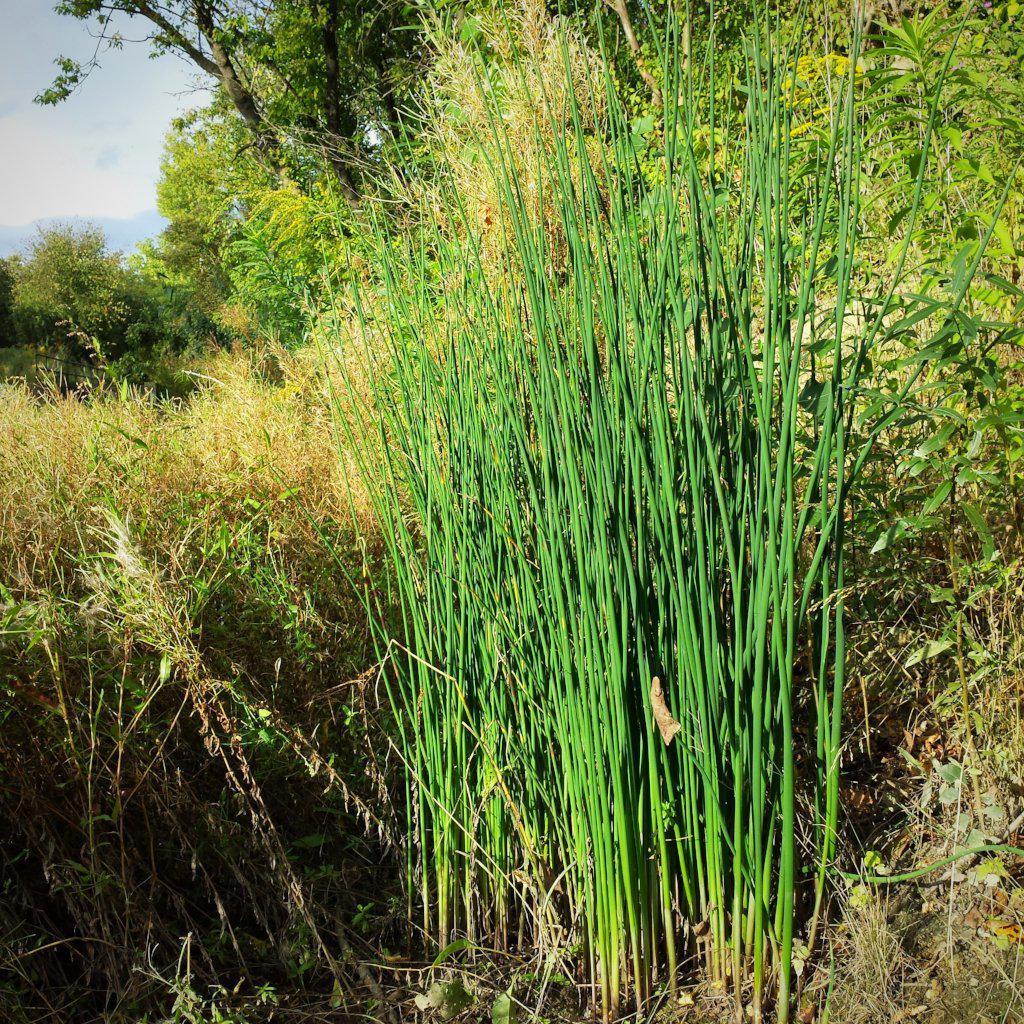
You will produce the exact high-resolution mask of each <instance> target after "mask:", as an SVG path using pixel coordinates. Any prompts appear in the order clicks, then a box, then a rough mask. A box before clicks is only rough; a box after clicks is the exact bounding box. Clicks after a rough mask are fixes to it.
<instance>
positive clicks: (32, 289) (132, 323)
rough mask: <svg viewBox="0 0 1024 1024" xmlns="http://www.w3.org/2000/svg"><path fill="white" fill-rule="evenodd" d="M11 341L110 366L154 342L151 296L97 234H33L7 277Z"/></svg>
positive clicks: (156, 318) (154, 315) (154, 306)
mask: <svg viewBox="0 0 1024 1024" xmlns="http://www.w3.org/2000/svg"><path fill="white" fill-rule="evenodd" d="M13 277H14V282H13V304H12V306H13V308H12V312H13V319H14V325H15V330H14V335H15V339H16V340H17V341H18V342H20V343H21V344H23V345H25V346H28V347H30V348H37V349H41V350H43V351H46V352H51V353H58V354H65V355H68V356H71V357H72V358H75V359H80V360H83V361H89V362H92V363H95V364H97V365H101V366H109V365H111V364H113V363H115V362H117V361H118V360H121V359H123V358H124V357H125V356H128V355H130V354H137V353H139V352H148V351H151V350H152V349H153V348H154V347H155V346H156V345H157V344H158V342H159V340H160V330H159V315H158V303H157V295H156V293H155V292H154V289H153V288H152V287H151V286H150V285H149V284H148V283H147V282H146V281H145V280H144V279H143V278H141V277H140V276H139V275H138V274H136V273H135V272H133V271H132V270H131V269H130V268H129V267H127V266H126V265H125V263H124V262H123V261H122V259H121V257H120V255H119V254H117V253H111V252H109V251H108V250H107V244H106V239H105V238H104V235H103V232H102V231H100V230H99V229H96V228H84V229H80V228H71V227H59V228H54V229H51V230H49V231H45V232H42V233H40V235H39V237H38V239H37V240H36V241H35V243H34V244H33V245H32V248H31V249H30V251H29V253H28V256H27V257H26V258H25V259H24V260H23V261H21V262H20V263H19V264H17V265H16V267H15V273H14V275H13Z"/></svg>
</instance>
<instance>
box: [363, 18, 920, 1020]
mask: <svg viewBox="0 0 1024 1024" xmlns="http://www.w3.org/2000/svg"><path fill="white" fill-rule="evenodd" d="M759 40H761V41H759ZM713 55H714V50H713V48H712V47H709V49H708V56H707V58H706V59H705V63H704V66H703V67H699V66H697V64H698V62H697V61H696V59H695V58H692V57H691V58H689V59H687V58H686V57H685V56H684V55H683V54H682V53H681V52H680V47H679V45H678V35H677V34H674V33H673V32H672V31H670V32H669V34H668V37H667V40H666V42H665V45H664V46H663V48H662V69H661V94H662V96H663V97H664V103H663V104H662V106H661V109H660V117H661V123H660V124H659V125H658V126H657V127H656V128H655V130H654V131H653V132H652V133H650V135H649V137H648V138H646V139H645V140H644V141H643V142H642V144H640V145H638V138H637V131H636V125H635V123H634V122H633V121H631V119H630V117H629V114H628V113H627V110H626V109H625V106H624V103H623V101H622V100H621V99H620V97H619V94H618V91H617V88H616V85H615V82H614V81H613V76H612V73H611V71H610V70H609V68H608V66H607V64H606V63H605V64H604V65H603V66H602V71H601V73H600V74H599V75H598V76H597V78H596V81H595V85H594V86H593V88H592V89H591V91H590V92H589V93H588V94H586V95H583V96H580V95H578V93H579V92H580V90H579V89H575V90H574V89H571V88H570V89H569V90H567V91H565V90H563V91H558V92H557V93H555V92H554V91H552V93H551V94H549V93H548V92H546V91H544V90H542V91H541V92H540V93H539V94H538V95H536V96H535V108H536V110H537V122H536V125H535V126H534V133H533V134H534V137H533V138H532V140H531V142H532V145H531V146H530V147H527V150H526V152H527V153H530V154H532V156H524V150H523V148H522V146H521V145H519V144H516V143H514V142H513V141H512V138H511V136H510V133H509V130H508V128H507V126H506V125H505V123H504V122H503V120H502V117H501V98H500V97H501V90H500V89H498V88H495V87H494V83H493V82H491V81H490V79H489V78H488V72H487V69H486V65H484V64H483V63H482V64H481V71H480V74H481V82H480V85H481V94H482V95H483V96H485V97H487V104H488V109H489V112H490V117H491V130H490V133H489V137H488V138H486V139H481V140H480V147H479V149H480V153H481V165H480V166H481V171H480V173H481V174H486V175H488V176H489V177H490V180H492V181H493V182H494V183H495V185H496V187H497V189H498V191H499V195H500V199H501V204H500V205H501V210H500V215H499V217H498V223H497V225H495V226H494V227H493V228H492V229H491V230H495V231H502V232H504V237H503V244H504V251H505V252H506V254H507V262H506V264H505V265H504V266H502V267H497V268H496V267H495V266H493V265H492V264H491V263H489V262H488V260H487V259H486V258H485V256H484V253H483V250H482V248H481V245H480V230H481V229H480V228H479V226H478V225H477V224H476V223H474V222H473V220H472V219H471V218H470V216H469V214H468V213H467V212H466V211H465V210H464V209H463V207H462V200H461V197H460V196H459V194H458V193H457V191H456V190H455V189H454V188H452V189H451V190H449V192H448V193H447V194H446V197H445V199H446V204H447V206H448V208H449V212H450V213H451V215H452V217H454V219H455V220H456V221H457V223H458V224H459V230H457V231H455V232H452V231H450V230H442V228H441V227H431V225H430V224H429V223H428V224H425V225H424V226H422V227H421V228H420V230H419V231H418V232H416V233H415V234H411V233H404V234H403V233H401V232H395V231H393V230H390V229H387V228H386V227H385V226H384V224H383V222H382V224H381V226H380V238H379V241H380V253H381V257H380V267H381V282H382V283H381V285H380V287H379V289H376V290H374V289H372V288H370V289H363V290H361V291H360V292H359V294H358V296H357V306H358V309H359V314H360V317H361V319H362V323H363V330H362V335H363V337H364V338H376V339H383V341H384V342H385V344H386V347H387V350H388V353H389V358H388V359H387V360H386V361H384V365H386V370H380V369H379V368H380V366H381V363H380V361H378V362H377V363H376V364H375V365H376V366H377V371H376V372H375V373H374V375H373V376H372V381H373V392H374V394H373V401H374V406H375V409H376V411H377V413H378V415H379V423H380V430H381V442H382V446H383V453H384V470H383V471H382V472H380V473H379V474H378V481H379V486H378V488H377V490H376V493H375V501H376V510H377V515H378V517H379V520H380V522H381V525H382V528H383V535H384V537H385V542H386V544H387V546H388V549H389V554H390V561H391V563H392V566H393V569H394V578H395V582H396V587H397V592H396V594H395V595H394V597H395V604H396V606H397V607H398V609H399V611H400V615H401V622H400V627H399V628H398V629H397V630H395V629H390V628H388V622H387V620H386V619H383V618H382V637H383V638H386V640H387V642H388V644H389V646H388V653H389V673H388V680H389V686H390V688H391V690H390V694H391V699H392V702H393V705H394V710H395V717H396V721H397V746H398V749H399V751H400V753H401V756H402V758H403V760H404V764H405V766H406V769H407V771H406V777H407V783H408V785H407V801H408V803H407V812H408V822H409V830H410V843H409V864H408V870H409V887H410V899H411V900H412V901H414V902H415V904H416V907H417V909H416V911H415V912H416V914H417V916H418V917H419V918H420V919H421V920H422V926H423V930H424V932H425V933H426V935H427V936H429V937H430V939H432V940H433V941H434V942H436V943H438V944H439V945H442V946H443V945H445V944H446V943H448V942H449V941H450V940H452V939H453V938H454V937H456V936H463V935H465V936H468V937H469V938H470V939H472V940H475V941H481V942H484V941H485V942H487V943H488V944H491V945H495V946H498V947H512V946H519V947H523V946H542V947H545V946H546V947H552V946H554V947H557V948H560V949H563V950H565V949H567V948H571V947H572V945H573V944H576V946H577V948H578V949H579V951H580V956H579V959H578V962H579V963H581V964H582V966H583V970H584V972H585V973H586V974H587V976H588V978H589V981H590V982H591V983H592V984H593V985H594V990H595V1003H596V1005H597V1006H598V1008H599V1009H600V1010H601V1011H602V1012H603V1014H604V1015H605V1017H606V1018H607V1017H611V1016H614V1015H615V1014H616V1013H617V1012H618V1010H619V1008H620V1006H621V1005H623V1003H624V1002H625V1000H627V999H630V1000H633V1001H635V1002H636V1003H637V1004H643V1003H645V1001H646V1000H647V999H648V998H649V997H650V996H651V995H652V994H653V993H654V992H655V990H656V988H657V987H658V986H660V985H663V984H667V985H669V986H672V985H674V983H675V979H676V976H677V964H678V961H679V959H680V957H681V955H682V954H683V952H684V950H688V951H689V952H690V953H691V954H696V955H698V956H699V957H700V958H702V959H703V961H704V964H705V967H706V970H707V972H708V974H709V975H710V977H711V978H713V979H718V980H719V981H721V982H723V983H725V984H730V985H732V986H734V988H735V991H736V998H737V1009H738V1012H742V1005H741V1003H742V1002H744V1001H747V1000H749V1002H750V1003H751V1004H752V1006H753V1010H754V1014H755V1017H756V1018H758V1019H759V1018H760V1017H761V1015H762V1012H763V1009H762V1008H763V1007H764V1006H765V1005H766V1001H767V999H768V996H769V995H771V997H772V999H773V1001H774V1003H775V1005H776V1006H777V1018H778V1019H779V1020H780V1021H785V1020H786V1019H787V1015H788V1013H789V1007H790V1002H791V997H790V984H791V978H792V976H793V974H794V971H793V950H794V924H795V922H796V921H797V920H798V918H799V917H801V916H802V917H803V918H804V919H805V921H807V923H808V932H807V936H806V937H807V938H808V939H809V941H810V943H811V944H813V934H814V930H815V923H814V922H816V920H817V917H818V915H819V914H820V913H821V908H822V896H823V893H824V890H825V884H826V875H827V868H828V866H829V862H830V860H831V858H832V856H833V853H834V850H835V834H836V822H837V815H838V809H839V786H838V760H839V750H840V742H841V705H842V696H843V689H844V664H845V640H844V631H843V594H844V589H845V587H846V586H847V585H848V581H846V580H845V579H844V566H843V528H844V521H845V511H844V510H845V503H846V499H847V495H848V493H849V484H850V477H851V473H852V471H853V470H854V469H855V465H853V464H854V463H856V461H857V460H856V459H855V458H852V457H851V442H850V435H851V430H852V423H853V410H852V407H851V406H852V401H853V397H852V396H853V395H854V393H855V391H856V389H857V387H858V385H859V383H860V380H861V377H862V374H863V372H864V368H865V365H866V361H867V358H866V357H867V354H868V352H869V350H870V348H871V346H872V345H874V344H876V343H878V342H879V341H881V340H884V339H885V337H886V333H887V328H886V326H885V318H884V314H885V312H887V310H888V308H889V302H890V300H891V298H892V289H889V290H888V291H885V290H883V291H882V293H881V294H882V295H884V296H885V298H884V301H883V302H881V303H876V305H875V306H871V305H870V304H868V303H865V304H864V305H863V306H860V307H858V308H857V309H856V310H855V308H854V302H853V296H852V282H853V280H854V265H855V258H856V255H855V254H856V249H857V225H858V197H859V194H860V187H861V181H860V176H861V173H862V172H861V166H862V160H861V140H860V136H859V128H858V122H857V116H856V111H857V103H856V99H857V88H858V85H857V71H856V60H855V59H854V60H852V61H851V62H850V70H849V74H848V77H847V79H846V81H845V82H836V83H835V93H836V99H835V102H834V104H833V107H832V109H831V111H830V112H829V113H827V114H826V115H824V116H823V118H822V122H821V124H820V125H818V127H817V128H816V130H815V133H814V137H813V139H810V140H808V139H804V140H803V141H802V142H801V144H800V151H799V153H797V152H795V149H794V146H795V139H794V137H793V134H792V130H791V129H792V124H791V118H792V110H791V104H790V103H789V102H788V99H787V97H788V95H789V94H790V91H791V90H792V89H794V88H795V71H794V70H793V69H794V68H795V66H796V57H797V54H796V53H795V52H793V49H792V48H790V49H788V50H787V49H786V48H784V47H781V46H780V45H779V44H778V43H777V41H776V40H771V39H768V38H767V36H766V35H761V36H757V35H755V37H754V39H753V41H752V42H751V45H750V47H749V56H748V61H747V66H746V73H745V76H744V77H743V80H742V82H741V83H740V84H739V86H738V87H737V88H736V89H735V90H733V89H732V88H731V87H730V88H729V89H723V88H722V87H723V85H727V84H729V83H726V82H724V81H722V80H721V78H722V76H721V74H720V72H718V71H716V68H715V65H714V56H713ZM528 59H529V58H524V60H528ZM565 63H566V69H567V70H566V74H567V75H569V74H570V71H569V68H570V64H571V62H570V59H569V56H568V53H566V61H565ZM535 80H536V78H535V77H531V76H528V75H526V74H525V73H524V74H523V76H522V83H523V87H524V88H525V87H527V83H528V81H535ZM723 94H730V95H734V96H735V95H738V96H740V97H741V105H740V109H738V110H733V109H731V108H730V109H724V108H723V107H722V101H721V99H720V97H721V95H723ZM556 95H557V96H559V97H562V98H561V99H555V96H556ZM565 97H567V98H565ZM595 122H596V123H599V124H600V125H601V132H600V133H599V134H598V136H596V137H595V135H594V134H593V132H589V133H588V130H587V129H586V128H585V127H584V126H585V125H592V124H594V123H595ZM920 189H921V178H919V180H918V182H917V188H916V192H915V202H916V201H917V199H918V198H919V195H920ZM865 310H868V311H869V312H865ZM876 310H877V316H875V315H874V313H875V311H876ZM855 454H856V453H854V455H855ZM395 634H397V636H396V635H395ZM808 652H810V653H809V655H808ZM655 680H658V681H659V685H657V686H656V685H653V684H654V681H655ZM659 695H660V696H659ZM673 720H674V722H675V723H677V724H678V730H677V731H676V732H675V733H674V735H673V734H672V733H673ZM659 723H660V724H659ZM662 726H664V727H665V729H664V732H663V729H662ZM665 737H669V738H668V739H666V738H665ZM801 809H802V810H801ZM798 836H799V839H800V842H799V849H798ZM798 904H799V906H798ZM801 906H802V907H803V910H802V911H801Z"/></svg>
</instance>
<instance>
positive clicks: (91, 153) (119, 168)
mask: <svg viewBox="0 0 1024 1024" xmlns="http://www.w3.org/2000/svg"><path fill="white" fill-rule="evenodd" d="M0 3H2V5H3V7H4V15H5V17H4V26H5V31H4V32H3V33H0V255H2V254H3V252H4V251H8V252H9V251H11V250H12V249H14V248H17V242H16V241H14V240H16V239H18V238H20V237H22V236H24V237H26V238H28V237H30V236H31V235H32V233H33V225H34V224H36V223H37V222H39V221H52V220H55V219H56V220H71V219H85V220H92V221H94V222H96V223H99V224H101V225H102V226H107V225H108V222H109V226H110V229H111V234H112V235H117V236H119V237H118V241H119V243H123V241H124V240H128V242H129V243H130V242H131V241H132V239H131V237H130V236H132V235H134V234H139V235H140V237H141V234H149V233H152V227H153V225H154V224H158V221H157V220H156V215H155V212H154V211H155V206H156V180H157V175H158V173H159V168H160V154H161V150H162V143H163V137H164V133H165V132H166V130H167V127H168V125H169V124H170V122H171V119H172V118H173V117H174V116H176V115H177V114H179V113H181V112H183V111H185V110H187V109H189V108H191V107H195V106H198V105H200V104H202V103H204V102H205V101H206V99H207V94H206V93H205V92H204V91H203V89H202V88H201V86H202V85H203V84H204V83H203V82H202V80H201V79H200V78H198V77H197V75H196V73H195V69H194V68H192V67H191V66H190V65H188V64H187V63H185V62H184V61H181V60H179V59H177V58H175V57H173V56H165V57H161V58H159V59H158V60H151V59H150V58H149V56H148V46H146V45H145V44H139V45H131V44H130V43H126V44H125V46H124V48H123V49H121V50H111V51H109V52H106V53H105V54H103V55H102V57H101V66H100V67H99V68H97V69H96V70H95V71H94V72H93V73H92V75H91V76H90V77H89V78H88V79H87V80H86V81H85V82H84V84H83V85H82V86H81V88H80V89H79V90H78V92H76V93H75V95H74V96H72V97H71V98H70V99H68V100H67V101H66V102H64V103H62V104H61V105H60V106H58V107H41V106H39V105H38V104H35V103H33V98H34V97H35V96H36V95H37V94H38V93H39V92H41V91H42V90H43V89H45V88H46V87H47V86H49V85H50V83H51V82H52V80H53V75H54V73H55V68H54V66H53V59H54V58H55V57H56V56H57V55H58V54H65V55H67V56H69V57H74V58H76V59H78V60H83V61H84V60H87V59H88V58H89V57H90V56H91V55H92V53H93V51H94V50H95V45H96V44H95V40H94V39H92V38H90V36H89V33H88V30H87V25H86V23H84V22H79V21H76V20H74V19H72V18H66V17H60V16H59V15H57V14H54V13H53V9H52V6H53V5H52V0H0ZM120 27H121V29H122V31H123V33H124V35H125V37H126V38H129V39H130V38H133V37H134V38H138V37H140V36H141V35H142V34H143V26H141V25H135V26H132V25H131V24H130V23H128V22H123V23H122V25H121V26H120ZM135 240H137V239H135ZM122 247H130V244H129V245H127V246H125V245H123V244H122Z"/></svg>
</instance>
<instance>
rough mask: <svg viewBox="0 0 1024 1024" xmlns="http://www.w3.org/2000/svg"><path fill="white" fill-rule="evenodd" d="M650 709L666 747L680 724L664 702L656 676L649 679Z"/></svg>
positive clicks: (679, 727)
mask: <svg viewBox="0 0 1024 1024" xmlns="http://www.w3.org/2000/svg"><path fill="white" fill-rule="evenodd" d="M651 710H652V711H653V712H654V721H655V722H657V723H658V731H659V732H660V733H661V738H662V739H663V740H664V741H665V746H666V747H667V746H668V745H669V744H670V743H671V742H672V737H673V736H675V734H676V733H677V732H679V730H680V729H681V728H682V726H681V725H680V724H679V723H678V722H677V721H676V720H675V719H674V718H673V717H672V712H671V711H669V709H668V705H667V704H666V703H665V694H664V693H663V692H662V689H661V680H660V679H659V678H658V677H657V676H655V677H654V678H653V679H652V680H651Z"/></svg>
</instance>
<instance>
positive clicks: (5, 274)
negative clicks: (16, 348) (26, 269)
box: [0, 260, 14, 348]
mask: <svg viewBox="0 0 1024 1024" xmlns="http://www.w3.org/2000/svg"><path fill="white" fill-rule="evenodd" d="M13 344H14V271H13V270H12V269H11V264H10V262H9V261H7V260H0V348H6V347H7V346H9V345H13Z"/></svg>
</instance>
